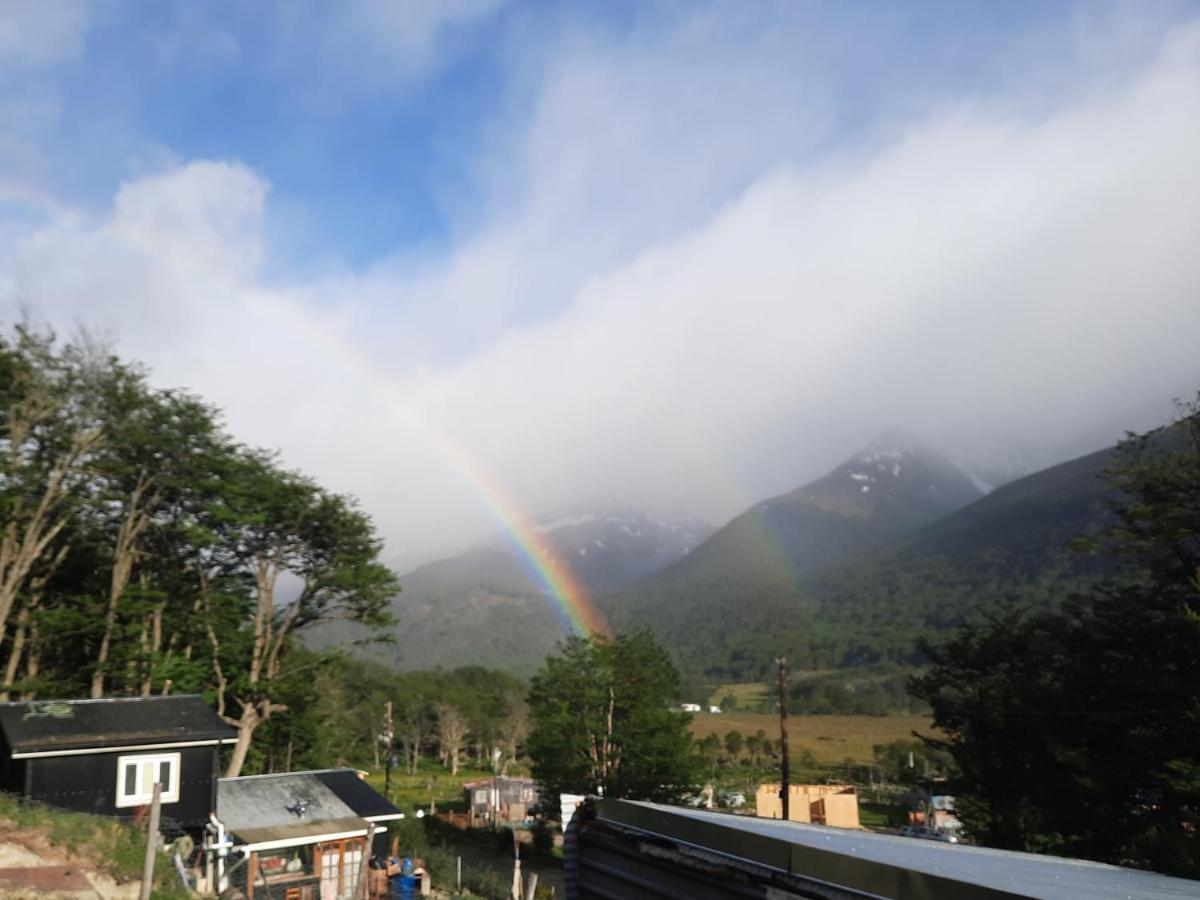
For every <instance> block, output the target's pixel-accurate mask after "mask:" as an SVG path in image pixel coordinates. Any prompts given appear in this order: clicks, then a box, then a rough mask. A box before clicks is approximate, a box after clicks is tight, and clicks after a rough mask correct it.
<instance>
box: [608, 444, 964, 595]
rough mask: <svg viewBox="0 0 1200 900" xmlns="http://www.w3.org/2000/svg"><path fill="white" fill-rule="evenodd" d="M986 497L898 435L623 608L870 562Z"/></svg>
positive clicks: (768, 504)
mask: <svg viewBox="0 0 1200 900" xmlns="http://www.w3.org/2000/svg"><path fill="white" fill-rule="evenodd" d="M981 496H983V490H982V489H981V488H980V487H979V486H978V485H977V484H976V483H975V481H974V480H972V478H971V477H970V476H968V475H967V474H966V473H964V472H963V471H962V470H961V469H959V468H958V466H956V465H955V464H954V463H953V462H951V461H950V460H949V459H947V458H946V457H945V456H943V455H942V454H940V453H939V452H937V451H936V450H934V449H932V448H930V447H928V446H926V445H925V444H923V443H922V442H921V441H919V440H918V439H917V438H915V437H913V436H912V435H910V434H908V433H906V432H904V431H902V430H900V429H896V428H893V429H889V430H888V431H885V432H884V433H883V434H881V435H880V436H879V437H878V438H876V439H875V440H874V441H872V442H871V443H870V444H869V445H868V446H867V447H865V448H863V449H862V450H861V451H859V452H858V453H856V454H854V455H853V456H852V457H850V458H849V459H848V460H846V461H845V462H843V463H842V464H841V465H839V466H838V467H837V468H835V469H834V470H833V471H831V472H829V473H828V474H827V475H825V476H823V477H822V478H819V479H817V480H816V481H813V482H811V483H810V484H806V485H804V486H802V487H799V488H796V489H795V490H793V491H790V492H789V493H786V494H783V495H781V496H778V497H773V498H771V499H769V500H764V501H762V502H761V503H758V504H756V505H755V506H753V507H752V508H751V509H749V510H747V511H746V512H744V513H742V514H741V515H740V516H737V517H736V518H735V519H733V521H731V522H730V523H729V524H727V525H726V526H725V527H723V528H722V529H720V530H719V531H718V532H716V533H715V534H714V535H713V536H712V537H710V538H709V539H708V540H707V541H705V542H704V543H703V544H702V545H701V546H699V547H698V548H697V549H696V550H695V552H693V553H691V554H689V555H688V556H687V558H686V559H683V560H681V561H680V562H679V563H677V564H676V565H674V566H673V567H671V568H670V569H668V570H666V571H664V572H662V573H660V574H658V575H656V576H652V577H651V578H650V579H649V580H647V581H646V582H644V583H642V584H639V585H637V586H636V587H635V588H634V589H633V591H632V595H631V596H630V597H629V598H627V599H617V600H615V601H613V604H612V605H613V607H614V612H616V613H617V615H618V617H620V608H621V607H622V606H631V605H632V606H636V605H642V604H644V603H653V602H659V601H662V602H667V603H671V602H673V601H672V600H670V599H667V598H669V597H670V596H673V595H674V594H676V593H678V592H681V591H682V592H686V591H688V590H691V589H693V588H694V587H697V586H702V587H703V588H704V589H706V590H707V589H711V588H712V587H713V586H714V585H715V586H724V587H723V588H722V589H724V590H728V591H729V592H730V593H731V595H732V596H736V595H738V594H740V593H743V592H745V591H747V590H758V589H761V588H766V587H769V586H772V585H783V586H789V585H795V583H796V581H797V579H798V578H799V577H801V576H802V575H805V574H809V573H813V572H816V571H819V570H820V569H823V568H827V567H829V566H832V565H836V564H837V563H840V562H842V561H844V560H847V559H850V558H854V557H857V556H862V555H864V554H866V553H868V552H869V551H870V550H872V549H873V548H875V547H878V546H880V545H882V544H884V543H886V542H888V541H890V540H893V539H895V538H896V537H899V536H900V535H903V534H906V533H908V532H910V531H912V530H914V529H916V528H919V527H921V526H922V525H926V524H929V523H930V522H933V521H934V520H936V519H938V518H940V517H942V516H944V515H946V514H947V513H950V512H953V511H955V510H957V509H960V508H962V507H963V506H966V505H967V504H969V503H971V502H972V501H974V500H977V499H978V498H979V497H981Z"/></svg>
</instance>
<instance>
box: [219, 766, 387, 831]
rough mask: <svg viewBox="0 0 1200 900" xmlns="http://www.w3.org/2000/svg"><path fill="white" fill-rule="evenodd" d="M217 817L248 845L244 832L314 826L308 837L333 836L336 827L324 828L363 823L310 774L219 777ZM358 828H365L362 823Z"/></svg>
mask: <svg viewBox="0 0 1200 900" xmlns="http://www.w3.org/2000/svg"><path fill="white" fill-rule="evenodd" d="M298 804H300V805H302V806H303V815H300V814H299V813H298V812H297V810H298V809H299V808H300V806H298ZM289 807H291V808H290V809H289ZM217 818H219V819H220V820H221V821H222V822H224V823H225V827H226V828H228V829H229V830H230V831H232V832H233V833H234V834H235V835H237V837H238V838H239V839H241V840H243V841H245V842H246V843H251V842H250V841H249V840H247V839H246V837H245V835H246V833H249V832H256V831H259V830H261V829H274V828H288V827H291V826H299V825H302V824H303V825H304V826H305V827H306V828H309V827H312V826H317V827H320V828H321V829H322V830H321V831H311V830H310V831H307V832H306V833H307V834H318V833H330V834H332V833H334V832H337V831H338V830H339V828H337V827H326V826H332V825H334V824H336V823H339V822H341V821H342V820H345V819H354V820H355V821H358V822H362V819H361V818H360V817H359V816H357V815H356V814H355V812H354V810H353V809H351V808H350V807H349V806H347V805H346V804H345V803H344V802H342V800H341V799H339V798H338V796H337V794H335V793H334V792H333V791H332V790H330V789H329V788H328V787H326V786H325V785H324V784H322V783H321V780H320V779H319V778H317V776H316V775H314V774H313V773H312V772H292V773H288V774H282V775H256V776H249V777H246V778H222V779H220V780H219V781H218V782H217ZM321 823H324V824H321ZM361 827H364V828H365V827H366V825H365V823H363V824H362V825H361ZM340 830H342V831H345V830H346V829H344V828H342V829H340Z"/></svg>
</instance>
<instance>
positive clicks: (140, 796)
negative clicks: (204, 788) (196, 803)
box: [117, 753, 179, 807]
mask: <svg viewBox="0 0 1200 900" xmlns="http://www.w3.org/2000/svg"><path fill="white" fill-rule="evenodd" d="M156 781H158V782H161V783H162V786H163V788H162V802H163V803H175V802H177V801H178V800H179V754H178V753H148V754H145V755H144V756H120V757H117V806H118V807H122V806H145V805H146V804H148V803H150V802H151V801H152V800H153V799H154V782H156Z"/></svg>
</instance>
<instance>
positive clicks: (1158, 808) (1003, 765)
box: [912, 403, 1200, 877]
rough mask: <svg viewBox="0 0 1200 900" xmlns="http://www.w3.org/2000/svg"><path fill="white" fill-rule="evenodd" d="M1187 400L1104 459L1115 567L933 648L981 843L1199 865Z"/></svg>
mask: <svg viewBox="0 0 1200 900" xmlns="http://www.w3.org/2000/svg"><path fill="white" fill-rule="evenodd" d="M1180 412H1181V415H1180V418H1179V420H1178V421H1177V422H1176V423H1175V424H1174V425H1173V426H1170V427H1168V428H1162V429H1156V430H1154V431H1151V432H1148V433H1147V434H1143V435H1130V436H1128V437H1127V438H1126V440H1124V441H1123V442H1122V443H1121V445H1120V446H1119V448H1118V453H1117V455H1116V458H1115V460H1114V462H1113V464H1112V465H1111V466H1110V469H1109V471H1108V475H1107V477H1108V480H1109V481H1110V483H1111V484H1113V485H1114V487H1116V488H1117V489H1118V491H1119V495H1118V500H1117V502H1116V504H1115V508H1114V514H1115V519H1116V524H1115V526H1114V527H1113V528H1112V529H1110V530H1109V532H1108V533H1107V534H1106V535H1105V537H1104V539H1103V540H1102V541H1099V542H1096V543H1095V544H1094V545H1093V548H1094V549H1098V550H1104V551H1105V552H1106V553H1107V554H1108V555H1110V556H1111V557H1112V558H1113V559H1115V560H1117V561H1118V562H1119V564H1120V570H1119V571H1118V572H1117V573H1116V574H1115V575H1113V576H1112V577H1110V578H1108V579H1107V580H1106V581H1104V582H1102V583H1101V584H1100V586H1099V587H1097V588H1096V589H1095V590H1094V591H1092V592H1090V593H1088V594H1085V595H1079V596H1074V597H1071V598H1068V600H1067V601H1066V602H1065V603H1063V604H1062V606H1061V608H1060V609H1056V610H1051V611H1048V612H1040V613H1030V612H1028V611H1026V610H1022V609H1019V608H1018V609H1013V610H1009V611H1006V612H1004V613H1002V614H1000V615H997V616H994V617H993V618H992V619H990V620H988V621H985V622H983V623H977V624H972V625H970V626H968V627H966V628H964V629H963V630H962V631H960V633H959V634H958V635H957V636H956V637H955V638H954V639H953V640H951V641H949V642H948V643H946V644H945V645H942V646H930V645H926V647H925V650H926V652H927V653H928V655H929V659H930V662H931V663H932V665H931V668H930V669H929V670H928V672H927V674H925V675H923V676H921V677H919V678H917V679H915V680H914V681H913V683H912V690H913V692H914V694H915V695H916V696H918V697H920V698H922V699H924V700H926V701H927V702H929V704H930V706H931V707H932V708H933V713H934V722H935V724H936V725H937V726H938V727H939V728H940V729H942V731H944V732H945V733H946V735H947V738H946V740H945V741H932V742H931V743H933V744H934V745H935V746H939V747H944V748H945V749H947V750H948V751H949V752H950V753H951V754H952V756H953V758H954V761H955V764H956V765H957V767H958V769H959V773H960V774H959V776H958V779H957V784H956V786H955V790H956V792H957V794H958V795H959V797H960V814H961V816H962V818H963V820H964V822H965V824H966V825H967V827H968V829H970V830H971V831H972V832H973V833H975V834H976V835H977V836H978V837H979V838H980V839H981V840H982V841H984V842H985V843H990V844H993V845H995V846H1000V847H1009V848H1017V849H1031V850H1042V851H1052V852H1056V853H1062V854H1067V855H1077V856H1085V857H1089V858H1093V859H1099V860H1105V861H1111V862H1121V863H1126V864H1128V863H1132V864H1136V865H1140V866H1145V867H1148V868H1153V869H1158V870H1160V871H1167V872H1172V873H1175V874H1180V875H1190V876H1193V877H1194V876H1196V875H1200V405H1198V404H1196V403H1192V404H1188V405H1184V406H1182V407H1181V409H1180ZM1050 797H1052V798H1054V799H1053V802H1047V798H1050Z"/></svg>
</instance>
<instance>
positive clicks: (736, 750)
mask: <svg viewBox="0 0 1200 900" xmlns="http://www.w3.org/2000/svg"><path fill="white" fill-rule="evenodd" d="M744 745H745V739H744V738H743V737H742V733H741V732H740V731H729V732H727V733H726V734H725V750H726V752H727V753H728V754H729V756H730V757H731V758H732V759H737V758H738V757H739V756H741V755H742V747H743V746H744Z"/></svg>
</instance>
